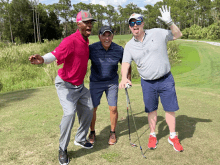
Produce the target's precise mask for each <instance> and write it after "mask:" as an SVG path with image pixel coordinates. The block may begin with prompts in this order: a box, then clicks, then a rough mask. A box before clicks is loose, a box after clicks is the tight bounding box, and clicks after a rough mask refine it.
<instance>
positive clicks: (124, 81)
mask: <svg viewBox="0 0 220 165" xmlns="http://www.w3.org/2000/svg"><path fill="white" fill-rule="evenodd" d="M127 84H129V86H132V83H131V81H130V80H128V79H126V80H122V81H121V83H120V84H119V89H124V88H126V86H127Z"/></svg>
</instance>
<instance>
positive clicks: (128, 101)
mask: <svg viewBox="0 0 220 165" xmlns="http://www.w3.org/2000/svg"><path fill="white" fill-rule="evenodd" d="M125 94H126V98H127V99H126V100H127V115H128V131H129V140H130V144H131V146H132V147H136V146H137V145H136V144H134V143H131V137H130V124H129V112H128V105H129V107H130V111H131V116H132V118H133V121H134V127H135V131H136V134H137V137H138V143H139V146H140V150H141V154H142V156H143V157H144V158H145V159H146V156H145V155H144V153H143V151H142V147H141V143H140V140H139V136H138V132H137V127H136V124H135V120H134V116H133V113H132V109H131V104H130V99H129V96H128V90H127V88H125Z"/></svg>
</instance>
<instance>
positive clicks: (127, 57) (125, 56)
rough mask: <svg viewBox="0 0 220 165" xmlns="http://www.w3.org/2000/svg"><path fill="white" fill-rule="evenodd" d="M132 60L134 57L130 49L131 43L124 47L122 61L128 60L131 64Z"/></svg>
mask: <svg viewBox="0 0 220 165" xmlns="http://www.w3.org/2000/svg"><path fill="white" fill-rule="evenodd" d="M132 60H133V59H132V56H131V53H130V51H129V45H128V44H126V45H125V48H124V53H123V58H122V62H127V63H129V64H131V62H132Z"/></svg>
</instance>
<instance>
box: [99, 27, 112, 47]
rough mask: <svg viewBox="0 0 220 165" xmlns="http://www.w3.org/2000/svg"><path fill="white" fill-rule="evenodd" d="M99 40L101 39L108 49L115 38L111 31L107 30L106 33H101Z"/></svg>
mask: <svg viewBox="0 0 220 165" xmlns="http://www.w3.org/2000/svg"><path fill="white" fill-rule="evenodd" d="M99 40H100V41H101V43H102V46H103V47H104V49H105V50H108V48H109V47H110V45H111V43H112V40H113V34H112V33H111V32H109V31H106V32H105V33H104V34H100V35H99Z"/></svg>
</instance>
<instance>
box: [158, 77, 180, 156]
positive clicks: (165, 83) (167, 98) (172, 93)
mask: <svg viewBox="0 0 220 165" xmlns="http://www.w3.org/2000/svg"><path fill="white" fill-rule="evenodd" d="M159 86H160V90H159V93H160V97H161V103H162V105H163V108H164V110H165V111H166V122H167V125H168V127H169V130H170V136H169V138H168V142H169V143H170V144H171V145H173V148H174V150H176V151H179V152H182V151H183V147H182V145H181V144H180V142H179V139H178V137H177V136H176V132H175V126H176V119H175V111H177V110H178V109H179V106H178V102H177V96H176V90H175V82H174V79H173V76H172V74H170V75H169V76H167V77H166V78H164V79H163V80H161V82H160V85H159Z"/></svg>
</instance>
